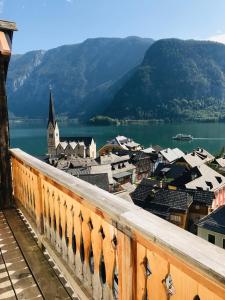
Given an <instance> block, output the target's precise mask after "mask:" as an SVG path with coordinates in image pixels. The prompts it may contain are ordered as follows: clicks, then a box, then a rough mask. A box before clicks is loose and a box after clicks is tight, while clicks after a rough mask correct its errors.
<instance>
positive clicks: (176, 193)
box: [131, 179, 214, 234]
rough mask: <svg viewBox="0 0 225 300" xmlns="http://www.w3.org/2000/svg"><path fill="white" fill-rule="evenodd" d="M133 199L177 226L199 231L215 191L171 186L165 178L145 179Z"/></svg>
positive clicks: (132, 194)
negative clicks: (173, 187)
mask: <svg viewBox="0 0 225 300" xmlns="http://www.w3.org/2000/svg"><path fill="white" fill-rule="evenodd" d="M131 198H132V200H133V202H134V203H135V204H136V205H138V206H140V207H142V208H144V209H145V210H147V211H150V212H151V213H153V214H156V215H157V216H159V217H161V218H163V219H166V220H167V221H170V222H172V223H174V224H176V225H177V226H179V227H181V228H184V229H186V230H188V231H190V232H192V233H194V234H197V227H196V223H197V222H198V221H199V220H200V219H201V218H202V217H204V216H206V215H208V213H209V212H210V211H211V208H212V203H213V200H214V193H213V192H210V191H197V190H191V189H179V190H171V189H168V188H166V186H165V185H164V183H163V182H159V181H154V180H149V179H143V180H142V182H141V183H140V184H139V185H138V187H137V188H136V189H135V191H134V192H132V193H131Z"/></svg>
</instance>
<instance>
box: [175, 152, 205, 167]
mask: <svg viewBox="0 0 225 300" xmlns="http://www.w3.org/2000/svg"><path fill="white" fill-rule="evenodd" d="M180 160H182V161H183V160H184V161H185V162H186V163H187V164H188V165H189V166H190V167H192V168H194V167H197V166H201V165H202V164H204V163H205V162H204V160H202V159H201V158H200V157H199V156H198V155H197V154H196V153H195V152H192V153H188V154H186V155H184V156H183V157H182V158H181V159H180ZM180 160H179V161H180Z"/></svg>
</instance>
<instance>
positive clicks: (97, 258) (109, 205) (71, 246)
mask: <svg viewBox="0 0 225 300" xmlns="http://www.w3.org/2000/svg"><path fill="white" fill-rule="evenodd" d="M11 160H12V172H13V188H14V197H15V198H16V199H17V201H18V202H19V203H20V204H21V205H23V207H24V208H25V209H26V211H27V213H28V214H29V215H30V217H31V218H32V219H33V220H34V222H35V224H36V226H37V228H38V232H39V234H40V236H46V237H47V239H48V240H49V242H51V244H52V245H53V246H54V248H55V249H56V251H58V252H59V253H60V254H61V256H62V258H63V259H64V261H66V262H67V264H68V265H69V266H70V267H71V272H73V273H74V274H75V275H76V277H77V278H78V279H79V280H80V281H81V282H82V284H83V286H84V287H85V288H86V290H87V291H88V292H89V294H90V295H91V296H92V297H93V298H94V299H137V300H139V299H140V300H143V299H146V297H147V296H148V298H147V299H162V300H163V299H169V297H171V299H177V300H181V299H182V300H183V299H194V297H195V296H196V295H198V296H199V297H200V299H204V300H205V299H215V300H222V299H225V251H224V250H223V249H220V248H218V247H216V246H214V245H211V244H210V243H208V242H206V241H205V240H203V239H201V238H199V237H197V236H194V235H193V234H191V233H189V232H186V231H184V230H183V229H181V228H178V227H177V226H175V225H173V224H171V223H169V222H167V221H164V220H162V219H160V218H159V217H157V216H155V215H152V214H151V213H149V212H146V211H144V210H143V209H141V208H139V207H137V206H135V205H134V204H132V203H129V202H126V201H125V200H123V199H121V198H119V197H117V196H115V195H112V194H110V193H108V192H106V191H103V190H101V189H99V188H98V187H95V186H93V185H91V184H89V183H86V182H84V181H82V180H80V179H78V178H75V177H73V176H71V175H69V174H66V173H65V172H63V171H61V170H58V169H56V168H54V167H52V166H49V165H47V164H46V163H44V162H42V161H40V160H38V159H36V158H34V157H32V156H31V155H29V154H27V153H25V152H23V151H21V150H19V149H12V150H11ZM117 285H118V286H117Z"/></svg>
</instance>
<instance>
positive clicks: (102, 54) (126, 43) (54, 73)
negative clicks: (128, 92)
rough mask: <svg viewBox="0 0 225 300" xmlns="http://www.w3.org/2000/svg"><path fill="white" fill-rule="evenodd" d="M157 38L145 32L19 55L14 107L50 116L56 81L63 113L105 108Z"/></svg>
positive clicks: (14, 63) (14, 62) (12, 71)
mask: <svg viewBox="0 0 225 300" xmlns="http://www.w3.org/2000/svg"><path fill="white" fill-rule="evenodd" d="M152 43H153V40H152V39H145V38H139V37H127V38H124V39H122V38H96V39H87V40H86V41H84V42H83V43H80V44H75V45H65V46H61V47H58V48H55V49H51V50H49V51H41V50H40V51H32V52H28V53H26V54H24V55H15V56H13V57H12V59H11V62H10V67H9V72H8V79H7V89H8V98H9V110H10V112H11V113H12V114H14V115H16V116H27V117H31V118H36V117H46V116H47V113H48V111H47V110H48V99H49V86H50V85H51V87H52V90H53V94H54V98H55V106H56V111H57V112H58V113H59V114H61V115H66V116H68V117H73V118H74V117H78V118H88V117H89V116H92V115H93V114H95V113H99V112H101V111H102V110H104V109H105V107H106V106H107V105H108V102H110V100H111V98H112V96H113V95H114V93H115V91H117V90H118V89H119V88H120V87H121V85H122V84H123V83H124V80H125V79H127V78H128V77H127V76H128V75H125V74H127V73H128V74H129V72H131V70H132V69H133V68H135V67H136V66H137V65H139V64H140V63H141V61H142V60H143V57H144V54H145V52H146V50H147V49H148V48H149V46H150V45H151V44H152ZM124 76H125V77H124ZM123 77H124V78H125V79H123ZM117 82H118V83H117ZM120 82H121V83H120Z"/></svg>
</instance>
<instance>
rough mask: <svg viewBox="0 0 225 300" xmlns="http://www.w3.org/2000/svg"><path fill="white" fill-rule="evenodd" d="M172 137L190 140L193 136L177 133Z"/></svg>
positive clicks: (178, 139) (179, 139)
mask: <svg viewBox="0 0 225 300" xmlns="http://www.w3.org/2000/svg"><path fill="white" fill-rule="evenodd" d="M172 139H173V140H177V141H191V140H193V136H192V135H190V134H183V133H178V134H177V135H175V136H173V137H172Z"/></svg>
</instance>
